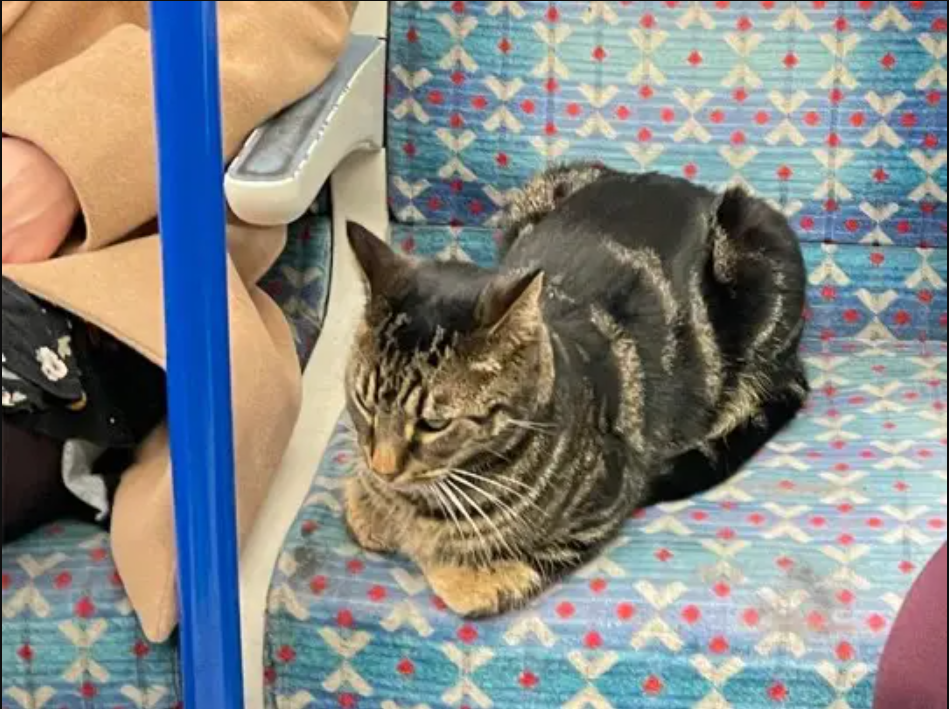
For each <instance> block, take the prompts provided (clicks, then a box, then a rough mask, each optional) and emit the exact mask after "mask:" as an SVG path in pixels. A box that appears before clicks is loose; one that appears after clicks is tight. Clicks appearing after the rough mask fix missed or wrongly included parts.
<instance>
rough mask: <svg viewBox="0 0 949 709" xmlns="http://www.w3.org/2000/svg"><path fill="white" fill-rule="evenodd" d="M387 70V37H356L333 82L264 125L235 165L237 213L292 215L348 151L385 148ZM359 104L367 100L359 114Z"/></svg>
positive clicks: (231, 171) (230, 174) (230, 189)
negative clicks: (385, 75)
mask: <svg viewBox="0 0 949 709" xmlns="http://www.w3.org/2000/svg"><path fill="white" fill-rule="evenodd" d="M384 72H385V43H384V42H383V41H382V40H380V39H377V38H374V37H353V38H352V39H351V41H350V44H349V46H348V48H347V50H346V51H345V53H344V54H343V56H342V57H341V58H340V60H339V63H338V64H337V66H336V67H335V68H334V70H333V72H332V73H331V74H330V76H329V77H328V78H327V79H326V81H325V82H324V83H323V84H322V85H321V86H320V87H319V88H318V89H316V90H315V91H313V92H312V93H311V94H309V95H308V96H306V97H305V98H303V99H301V100H300V101H298V102H297V103H295V104H293V105H292V106H290V107H289V108H287V109H285V110H284V111H282V112H281V113H280V114H278V115H277V116H275V117H274V118H272V119H271V120H269V121H268V122H267V123H265V124H264V125H262V126H261V127H260V128H258V129H257V130H256V131H255V132H254V133H253V134H252V135H251V137H250V138H249V139H248V141H247V143H246V144H245V145H244V148H243V149H242V150H241V152H240V153H239V154H238V156H237V157H236V158H235V159H234V161H233V162H232V163H231V165H230V167H229V168H228V171H227V177H226V180H225V184H226V190H227V196H228V201H229V202H230V204H231V208H232V209H233V210H234V211H235V213H236V214H237V215H238V216H239V217H241V218H242V219H245V220H246V221H250V222H251V223H258V224H276V223H281V222H282V223H287V222H288V221H292V219H295V218H297V217H299V216H300V215H301V214H302V213H303V212H304V211H305V210H306V208H307V207H308V206H309V204H310V202H312V200H313V199H314V198H315V197H316V195H317V193H318V192H319V190H320V189H321V188H322V186H323V183H324V182H325V180H326V179H327V178H328V177H329V174H330V172H331V171H332V169H333V168H335V167H336V164H338V163H339V161H341V160H342V159H344V158H345V157H346V155H347V154H349V153H351V152H353V151H355V150H359V149H366V148H371V149H378V148H381V147H382V124H383V115H384V107H383V103H384V100H385V99H384V79H385V77H384ZM367 101H368V102H369V105H365V103H366V102H367ZM353 103H359V104H361V105H360V106H359V107H358V111H357V112H356V113H355V114H354V113H353V111H355V110H356V107H355V106H352V105H350V104H353ZM360 114H361V115H360ZM354 116H359V117H358V119H357V118H354ZM323 143H332V145H325V146H324V145H323ZM314 163H318V164H316V165H314ZM330 163H332V164H330ZM317 183H319V184H317ZM310 192H312V194H309V193H310Z"/></svg>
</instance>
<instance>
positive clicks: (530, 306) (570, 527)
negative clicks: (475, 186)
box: [346, 164, 807, 615]
mask: <svg viewBox="0 0 949 709" xmlns="http://www.w3.org/2000/svg"><path fill="white" fill-rule="evenodd" d="M350 239H351V242H352V244H353V247H354V251H355V253H356V255H357V257H358V259H359V261H360V263H361V265H362V267H363V270H364V272H365V274H366V277H367V281H368V284H369V290H370V299H369V304H368V306H367V309H366V316H365V320H364V323H363V325H362V327H361V329H360V332H359V334H358V336H357V339H356V344H355V347H354V350H353V354H352V358H351V363H350V368H349V376H348V393H349V403H350V412H351V415H352V419H353V423H354V426H355V431H356V434H357V437H358V440H359V443H360V445H361V446H362V449H363V452H364V454H365V462H366V465H365V466H364V469H362V470H361V472H360V473H359V474H357V475H355V476H354V477H353V478H352V480H351V481H350V483H349V486H348V490H347V505H346V507H347V521H348V524H349V527H350V529H351V531H352V533H353V535H354V536H355V538H356V539H357V540H358V541H359V542H360V543H361V544H363V545H364V546H366V547H368V548H370V549H374V550H377V551H397V552H402V553H404V554H407V555H408V556H410V557H411V558H413V559H414V560H415V561H416V562H417V563H418V564H419V565H420V566H421V568H422V569H423V571H424V572H425V574H426V575H427V577H428V578H429V580H430V581H431V583H432V585H433V587H434V589H435V590H436V592H437V593H439V594H440V595H441V597H442V598H443V599H444V600H445V602H446V603H447V604H448V605H449V607H451V608H452V609H454V610H455V611H457V612H459V613H461V614H464V615H483V614H492V613H497V612H501V611H504V610H506V609H507V608H510V607H512V606H517V605H519V604H522V603H524V602H525V601H526V600H528V599H530V598H531V597H533V596H534V595H536V594H537V593H539V592H540V591H542V590H543V589H544V588H545V587H546V586H547V585H548V584H550V583H551V582H552V581H553V580H555V579H557V578H558V577H559V576H561V575H562V574H564V573H566V572H569V571H571V570H572V569H575V568H576V567H577V566H579V565H581V564H583V563H585V562H586V561H588V560H589V559H590V558H591V557H592V556H593V555H595V554H596V553H597V551H598V550H600V549H601V548H602V547H603V546H604V545H605V544H606V543H608V542H609V541H610V540H611V539H612V538H613V537H614V536H615V535H616V533H617V531H618V529H619V528H620V526H621V525H622V524H623V523H624V521H625V520H626V519H628V517H629V515H630V513H631V512H633V511H634V510H636V509H638V508H641V507H643V506H645V505H649V504H652V503H655V502H658V501H666V500H673V499H680V498H682V497H685V496H689V495H692V494H696V493H700V492H702V491H705V490H707V489H709V488H711V487H713V486H715V485H717V484H719V483H721V482H723V481H724V480H726V479H727V478H728V477H729V476H730V475H731V474H733V473H734V472H735V471H736V470H737V469H738V468H739V467H740V466H741V465H742V464H743V463H744V462H746V461H747V459H748V458H749V457H750V456H751V455H753V454H754V453H755V452H756V451H757V450H758V449H759V448H760V447H761V446H762V445H763V444H764V443H765V442H767V440H768V439H769V438H770V437H771V436H772V435H773V434H774V433H775V432H776V431H777V430H778V429H779V428H780V427H782V426H783V425H784V424H785V423H787V421H789V420H790V419H791V418H793V416H794V415H795V414H796V413H797V411H798V409H799V408H800V406H801V404H802V403H803V401H804V398H805V396H806V391H807V385H806V382H805V379H804V375H803V371H802V367H801V363H800V360H799V357H798V344H799V339H800V336H801V332H802V328H803V313H804V286H805V271H804V266H803V263H802V259H801V254H800V250H799V246H798V243H797V240H796V238H795V236H794V234H793V232H792V230H791V228H790V227H789V226H788V224H787V222H786V220H785V219H784V218H783V216H782V215H781V214H780V213H779V212H777V211H775V210H774V209H772V208H771V207H770V206H768V205H767V204H766V203H764V202H763V201H760V200H758V199H755V198H753V197H751V196H749V195H747V194H745V193H744V192H742V191H738V190H732V191H728V192H726V193H724V194H717V193H713V192H711V191H708V190H705V189H703V188H700V187H697V186H694V185H692V184H690V183H688V182H685V181H683V180H677V179H673V178H668V177H663V176H659V175H628V174H622V173H618V172H614V171H611V170H609V169H607V168H604V167H601V166H597V165H589V164H581V165H573V166H565V167H559V168H554V169H551V170H549V171H548V172H546V173H544V174H541V175H539V176H538V177H536V178H535V179H534V180H533V181H531V182H530V183H529V184H528V185H526V186H525V188H524V189H523V190H522V191H521V193H520V195H519V197H518V198H517V199H515V200H514V201H513V203H512V204H511V205H510V207H509V210H508V228H507V231H506V234H505V239H504V242H503V243H504V254H503V257H502V262H501V267H500V268H499V269H498V270H496V271H493V270H492V271H489V270H484V269H480V268H477V267H475V266H472V265H468V264H463V263H436V262H411V261H409V260H408V259H406V258H404V257H402V256H400V255H397V254H395V253H394V252H392V251H391V250H389V248H388V247H387V246H385V245H384V244H383V243H382V242H380V241H378V240H377V239H375V238H374V237H373V236H371V235H369V234H368V233H366V232H365V231H364V230H362V229H361V228H360V227H358V226H355V225H352V226H351V229H350Z"/></svg>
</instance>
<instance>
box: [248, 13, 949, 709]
mask: <svg viewBox="0 0 949 709" xmlns="http://www.w3.org/2000/svg"><path fill="white" fill-rule="evenodd" d="M392 7H393V10H392V22H391V55H390V77H389V87H388V90H389V156H390V200H391V207H392V212H393V215H394V219H395V224H394V225H393V238H394V240H395V241H396V243H398V244H399V245H400V246H401V248H402V249H404V250H405V251H406V252H408V253H414V254H417V255H421V256H429V257H438V258H446V257H455V258H467V259H471V260H474V261H476V262H479V263H482V264H490V263H492V262H493V261H494V260H495V259H496V247H495V241H494V238H493V237H494V234H495V229H496V226H497V219H498V215H499V213H500V211H501V210H502V208H503V206H504V204H505V201H506V199H507V198H508V195H509V193H510V190H512V189H514V188H516V187H517V185H519V184H520V183H521V182H522V181H523V180H524V178H525V177H526V176H528V175H529V174H530V173H532V172H533V171H535V170H537V169H539V168H541V167H543V166H544V165H546V164H548V163H550V162H552V161H563V160H570V159H576V158H584V159H590V158H593V159H599V160H602V161H604V162H606V163H608V164H611V165H615V166H618V167H623V168H627V169H631V170H663V171H666V172H671V173H674V174H679V175H685V176H687V177H690V178H695V179H697V180H701V181H703V182H707V183H711V184H718V185H721V184H726V183H732V182H743V183H745V184H746V185H748V186H749V187H750V188H751V189H753V190H755V191H756V192H758V193H759V194H762V195H764V196H766V197H768V198H770V199H772V200H774V202H775V203H776V204H777V205H778V206H779V207H780V208H781V209H783V210H784V212H785V213H786V214H787V215H788V217H789V218H790V219H791V221H792V222H793V223H794V225H795V226H796V227H797V229H798V231H799V233H800V236H801V239H802V242H803V244H804V249H805V252H806V258H807V261H808V264H809V269H810V273H811V279H810V280H811V286H812V289H811V293H810V300H811V312H810V321H811V327H810V331H809V337H808V340H807V345H806V348H807V353H806V356H807V361H808V364H809V369H810V372H811V377H812V382H813V385H814V389H815V393H814V396H813V398H812V400H811V403H810V406H809V409H808V411H807V412H806V414H805V415H804V416H803V417H802V418H801V420H799V421H798V422H797V423H796V424H795V425H794V426H793V427H792V428H791V429H789V430H788V431H787V432H785V433H784V434H783V435H782V436H781V438H780V439H779V440H777V441H775V443H774V444H773V445H772V446H771V447H770V448H769V449H768V450H767V451H766V452H765V453H764V454H763V455H762V456H761V457H760V458H759V459H758V460H756V461H755V462H754V463H753V464H752V465H750V466H749V467H748V469H747V470H746V471H744V473H743V474H742V475H741V476H740V477H739V478H738V479H736V480H735V481H734V482H733V483H732V484H730V485H728V486H726V487H725V488H723V489H721V490H716V491H714V492H712V493H710V494H708V495H705V496H702V497H701V498H699V499H696V500H693V501H691V502H688V503H683V504H681V505H673V506H669V507H665V508H662V509H656V510H650V511H648V512H646V513H644V514H642V515H638V516H637V517H636V518H634V519H632V520H631V521H630V523H629V525H628V527H627V529H626V530H625V532H624V534H623V535H622V537H621V539H619V540H618V542H617V543H616V545H615V546H614V547H613V548H612V549H610V550H609V551H608V552H607V553H606V554H604V555H603V557H602V558H601V559H600V561H598V562H597V563H595V564H593V565H592V566H591V567H590V568H589V569H587V570H586V571H585V572H583V573H581V574H578V575H576V576H574V577H573V578H571V579H569V580H567V581H566V582H565V583H564V585H563V586H562V587H560V588H557V589H556V590H554V591H553V592H552V593H551V594H549V595H548V596H546V597H545V598H543V599H541V600H540V601H538V602H537V603H535V604H534V605H533V606H532V607H531V608H530V609H528V610H526V611H524V612H522V613H518V614H514V615H510V616H507V617H503V618H500V619H496V620H492V621H487V622H479V623H466V622H463V621H460V620H459V619H458V618H456V617H454V616H452V615H451V614H450V613H448V612H446V611H445V609H444V606H443V605H442V604H441V603H440V601H439V600H438V599H437V598H434V597H433V596H432V594H431V593H430V591H429V590H428V588H427V586H426V584H425V582H424V580H423V579H422V578H421V577H420V575H419V574H418V572H417V570H416V569H414V568H413V567H412V565H411V564H408V563H406V562H404V561H402V560H399V559H389V558H379V557H376V556H372V555H367V554H365V553H363V552H360V551H359V550H358V549H356V548H355V547H354V546H353V545H352V544H351V543H350V542H349V541H348V539H347V537H346V535H345V533H344V530H343V526H342V524H341V521H340V498H339V495H340V487H341V480H342V478H343V476H344V475H346V474H347V471H348V469H349V467H350V465H351V464H352V460H353V456H354V455H355V453H354V447H353V445H352V441H351V440H350V439H349V435H348V434H347V433H346V428H345V426H342V425H341V427H340V431H339V433H338V435H337V436H336V438H335V439H334V441H333V443H332V445H331V447H330V449H329V450H328V452H327V454H326V457H325V459H324V461H323V463H322V465H321V466H320V469H319V471H318V472H317V475H316V479H315V482H314V486H313V489H312V492H311V495H310V497H309V499H308V500H307V502H306V504H305V505H304V507H303V509H302V510H301V512H300V515H299V518H298V520H297V523H296V524H295V526H294V528H293V530H292V532H291V534H290V537H289V538H288V540H287V542H286V546H285V550H284V554H283V555H282V558H281V560H280V563H279V567H278V569H277V571H276V574H275V578H274V581H273V590H272V598H271V611H270V622H269V632H268V643H269V648H268V653H269V656H268V660H267V667H266V668H265V673H266V679H267V682H268V685H269V687H270V703H271V705H272V706H274V707H321V708H322V707H337V706H338V707H346V708H355V707H373V708H375V707H382V708H384V709H408V708H410V707H411V708H419V709H421V708H423V707H430V708H434V707H454V708H456V709H457V708H460V707H470V708H473V709H475V708H476V709H490V708H496V709H514V708H516V707H524V708H527V707H531V708H536V709H555V708H557V707H565V708H566V709H586V708H587V707H593V708H594V709H609V708H611V707H616V708H617V709H622V708H624V707H649V706H660V705H661V706H663V707H669V708H670V709H686V708H688V709H692V708H697V709H726V708H728V707H734V708H735V709H764V708H765V707H776V706H789V707H795V709H830V708H833V709H845V708H850V709H869V707H870V706H871V699H872V691H873V683H874V677H875V671H876V664H877V661H878V658H879V655H880V652H881V650H882V647H883V644H884V642H885V639H886V636H887V633H888V630H889V628H890V626H891V624H892V622H893V620H894V618H895V615H896V613H897V611H898V608H899V606H900V603H901V600H902V598H903V596H904V594H905V592H906V590H907V588H908V587H909V585H910V584H911V583H912V581H913V580H914V578H915V576H916V574H917V573H918V571H919V570H920V568H921V566H922V565H923V564H924V563H925V562H926V561H927V560H928V558H929V557H930V556H931V555H932V554H933V553H934V552H935V551H936V549H937V548H938V547H939V545H940V544H941V543H942V542H943V540H944V539H945V536H946V532H945V524H946V394H947V392H946V343H945V341H946V277H947V274H946V192H945V190H946V170H945V162H946V19H945V9H944V6H943V5H941V4H938V3H932V2H930V3H923V2H896V3H889V2H813V3H811V2H800V3H772V2H542V3H541V2H396V3H392Z"/></svg>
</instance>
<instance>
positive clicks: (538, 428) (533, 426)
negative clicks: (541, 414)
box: [507, 419, 557, 436]
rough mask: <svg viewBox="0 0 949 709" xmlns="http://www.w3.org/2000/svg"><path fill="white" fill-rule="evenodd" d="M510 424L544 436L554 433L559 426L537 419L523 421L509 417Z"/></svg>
mask: <svg viewBox="0 0 949 709" xmlns="http://www.w3.org/2000/svg"><path fill="white" fill-rule="evenodd" d="M507 425H508V426H513V427H514V428H520V429H522V430H524V431H530V432H531V433H538V434H541V435H544V436H550V435H553V433H554V431H555V430H556V429H557V427H556V426H555V425H554V424H551V423H539V422H537V421H521V420H519V419H508V421H507Z"/></svg>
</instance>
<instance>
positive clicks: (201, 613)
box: [151, 0, 243, 709]
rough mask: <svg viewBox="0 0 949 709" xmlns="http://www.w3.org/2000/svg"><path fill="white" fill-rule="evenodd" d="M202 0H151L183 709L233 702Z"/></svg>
mask: <svg viewBox="0 0 949 709" xmlns="http://www.w3.org/2000/svg"><path fill="white" fill-rule="evenodd" d="M215 5H216V4H215V3H214V2H205V1H185V2H182V1H180V0H179V1H176V2H170V1H169V0H158V1H153V2H151V20H152V23H151V32H152V56H153V63H154V85H155V106H156V112H157V118H156V120H157V123H156V126H157V134H158V165H159V197H160V207H159V225H160V231H161V242H162V264H163V269H164V295H165V328H166V342H167V356H168V409H169V412H168V413H169V424H170V433H171V456H172V468H173V479H174V502H175V529H176V535H177V548H178V567H179V588H180V598H181V666H182V677H183V681H184V705H185V707H186V709H239V708H240V707H241V706H242V705H243V698H242V693H243V686H242V685H243V682H242V676H241V638H240V609H239V602H240V601H239V596H240V590H239V582H238V555H237V536H236V512H235V507H236V505H235V490H234V447H233V430H232V415H231V379H230V376H231V375H230V355H229V332H228V320H227V314H228V311H227V261H226V255H225V254H226V247H225V243H226V242H225V206H224V204H225V203H224V188H223V180H224V165H223V157H222V142H221V114H220V77H219V69H218V56H217V52H218V47H217V18H216V7H215Z"/></svg>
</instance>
